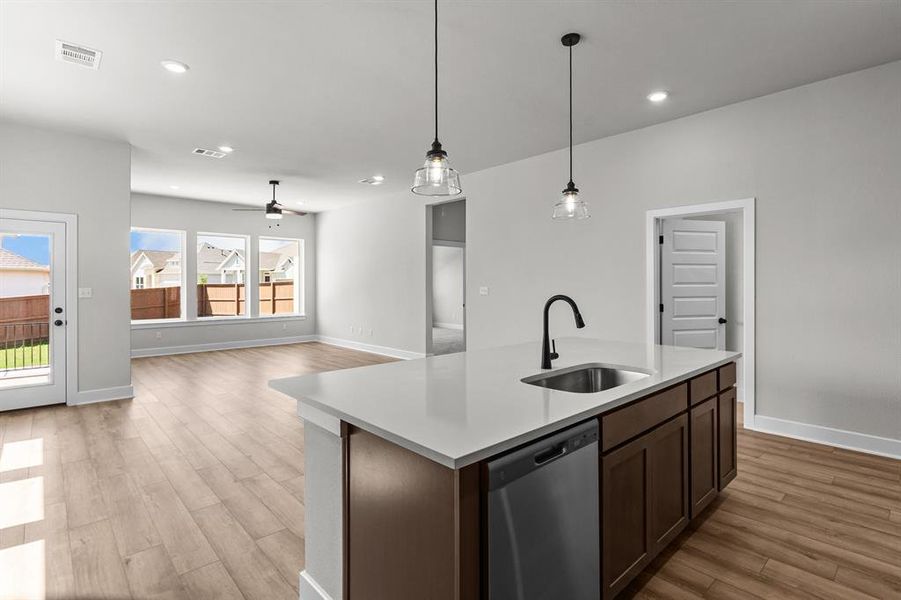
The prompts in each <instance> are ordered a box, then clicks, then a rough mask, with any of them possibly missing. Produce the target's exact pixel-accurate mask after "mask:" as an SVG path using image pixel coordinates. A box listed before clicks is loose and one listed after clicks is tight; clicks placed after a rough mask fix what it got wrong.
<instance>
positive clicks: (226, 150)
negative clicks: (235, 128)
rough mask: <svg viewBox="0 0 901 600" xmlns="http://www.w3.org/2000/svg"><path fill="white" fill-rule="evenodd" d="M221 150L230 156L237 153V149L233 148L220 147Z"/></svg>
mask: <svg viewBox="0 0 901 600" xmlns="http://www.w3.org/2000/svg"><path fill="white" fill-rule="evenodd" d="M219 149H220V150H222V151H223V152H225V153H228V154H230V153H232V152H234V151H235V149H234V148H232V147H231V146H219Z"/></svg>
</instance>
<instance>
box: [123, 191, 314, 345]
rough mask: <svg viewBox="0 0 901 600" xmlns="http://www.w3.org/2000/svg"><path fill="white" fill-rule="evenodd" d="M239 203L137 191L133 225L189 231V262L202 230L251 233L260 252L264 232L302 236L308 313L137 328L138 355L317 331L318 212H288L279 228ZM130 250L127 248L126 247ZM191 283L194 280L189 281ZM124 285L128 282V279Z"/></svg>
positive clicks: (252, 244)
mask: <svg viewBox="0 0 901 600" xmlns="http://www.w3.org/2000/svg"><path fill="white" fill-rule="evenodd" d="M233 208H237V207H236V205H234V204H227V203H223V202H206V201H202V200H191V199H187V198H176V197H171V196H155V195H150V194H139V193H134V194H132V196H131V223H130V226H129V227H148V228H156V229H174V230H179V231H184V232H186V236H187V238H186V249H185V250H186V253H187V254H189V255H190V256H186V257H185V259H184V260H185V263H186V264H189V265H190V264H196V258H195V255H196V251H197V249H196V246H194V241H193V240H195V239H196V235H197V232H198V231H199V232H205V233H224V234H238V235H249V236H251V238H252V239H251V242H250V251H251V253H252V254H254V255H255V250H254V249H255V248H257V247H258V246H257V243H258V238H259V237H267V236H272V237H285V238H297V239H302V240H303V241H304V244H303V254H304V258H303V287H304V312H305V316H306V318H305V319H303V320H301V319H290V318H287V319H275V320H272V321H268V320H262V321H261V320H250V321H247V322H242V321H235V320H228V321H205V322H203V323H200V322H197V321H193V322H190V323H187V324H181V325H175V326H171V325H169V324H166V325H164V326H160V327H152V326H151V327H147V326H145V325H141V326H139V327H133V328H132V330H131V348H132V350H133V351H134V352H135V353H136V354H148V353H154V352H155V351H161V352H172V351H181V350H184V349H197V348H202V347H205V346H206V347H214V346H217V347H224V346H228V345H230V344H231V345H235V344H238V345H240V344H242V343H247V344H257V343H268V342H271V341H277V340H279V339H286V340H296V339H297V338H300V337H306V336H311V335H313V334H315V333H316V215H315V214H308V215H306V216H302V217H285V218H284V219H282V220H281V221H280V222H279V225H278V227H274V226H273V227H272V228H270V225H272V221H270V220H268V219H266V218H264V216H263V214H262V213H253V212H238V211H234V210H232V209H233ZM126 253H127V252H126ZM253 261H254V257H253V256H251V262H253ZM187 283H191V282H187ZM122 285H123V286H125V287H126V288H127V287H128V280H127V278H125V277H123V279H122Z"/></svg>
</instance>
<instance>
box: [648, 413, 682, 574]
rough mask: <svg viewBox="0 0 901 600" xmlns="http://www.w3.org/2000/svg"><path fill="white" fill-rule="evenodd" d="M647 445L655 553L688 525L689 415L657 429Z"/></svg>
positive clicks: (677, 418) (650, 522)
mask: <svg viewBox="0 0 901 600" xmlns="http://www.w3.org/2000/svg"><path fill="white" fill-rule="evenodd" d="M647 445H648V477H649V481H650V487H649V494H648V501H649V502H648V529H649V533H650V539H651V556H652V557H654V556H657V554H658V553H659V552H660V551H661V550H663V549H664V548H665V547H666V545H667V544H669V543H670V542H671V541H672V540H673V538H675V537H676V536H677V535H679V533H681V532H682V530H683V529H685V526H686V525H688V415H687V414H684V413H683V414H682V415H680V416H678V417H676V418H675V419H673V420H672V421H669V422H668V423H666V424H664V425H661V426H660V427H658V428H657V429H655V430H653V431H652V432H651V433H649V434H648V435H647Z"/></svg>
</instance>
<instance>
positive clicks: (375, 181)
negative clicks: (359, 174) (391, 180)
mask: <svg viewBox="0 0 901 600" xmlns="http://www.w3.org/2000/svg"><path fill="white" fill-rule="evenodd" d="M384 181H385V176H384V175H373V176H372V177H367V178H366V179H361V180H360V183H365V184H366V185H382V183H384Z"/></svg>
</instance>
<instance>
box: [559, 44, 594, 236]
mask: <svg viewBox="0 0 901 600" xmlns="http://www.w3.org/2000/svg"><path fill="white" fill-rule="evenodd" d="M581 39H582V36H581V35H579V34H578V33H567V34H566V35H564V36H563V37H562V38H560V41H561V42H562V43H563V45H564V46H566V47H567V48H569V183H567V184H566V189H564V190H563V197H562V198H560V200H559V201H558V202H557V204H555V205H554V219H555V220H557V221H565V220H567V219H587V218H588V217H589V214H588V204H586V202H585V201H584V200H582V199H581V198H579V190H578V188H577V187H576V184H574V183H573V46H575V45H576V44H578V43H579V40H581Z"/></svg>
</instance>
